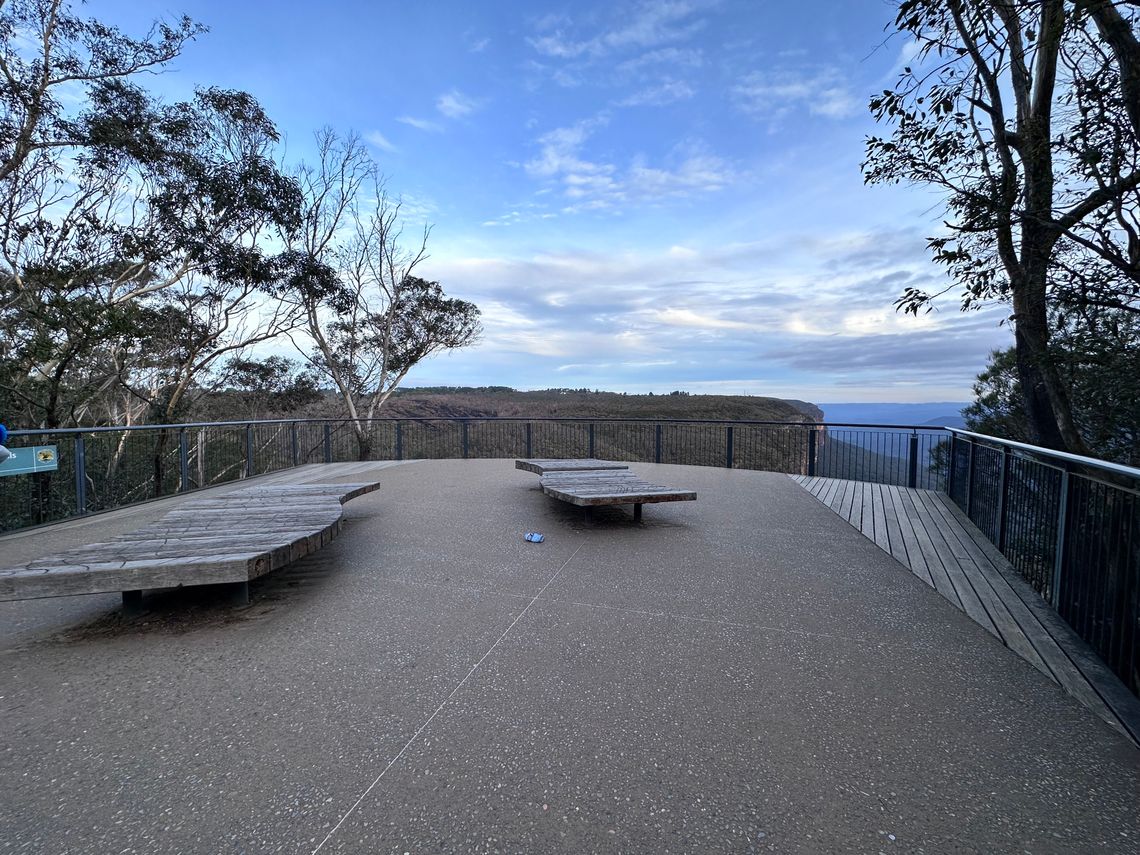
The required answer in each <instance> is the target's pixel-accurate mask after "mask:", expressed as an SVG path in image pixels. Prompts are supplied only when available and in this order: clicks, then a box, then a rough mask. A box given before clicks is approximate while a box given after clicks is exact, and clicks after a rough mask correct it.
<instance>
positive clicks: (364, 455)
mask: <svg viewBox="0 0 1140 855" xmlns="http://www.w3.org/2000/svg"><path fill="white" fill-rule="evenodd" d="M370 428H371V424H369V425H368V427H365V425H364V424H363V423H361V422H359V421H354V422H353V423H352V430H353V432H354V433H355V434H356V459H357V460H360V461H364V460H371V459H372V445H373V443H372V431H371V430H370Z"/></svg>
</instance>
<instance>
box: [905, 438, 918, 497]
mask: <svg viewBox="0 0 1140 855" xmlns="http://www.w3.org/2000/svg"><path fill="white" fill-rule="evenodd" d="M906 485H907V486H908V487H910V488H911V489H912V490H913V489H915V488H916V487H917V486H918V432H917V431H911V434H910V443H909V446H908V448H907V473H906Z"/></svg>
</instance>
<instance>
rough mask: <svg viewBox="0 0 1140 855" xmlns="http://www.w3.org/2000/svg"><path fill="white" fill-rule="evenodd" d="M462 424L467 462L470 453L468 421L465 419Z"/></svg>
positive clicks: (464, 453)
mask: <svg viewBox="0 0 1140 855" xmlns="http://www.w3.org/2000/svg"><path fill="white" fill-rule="evenodd" d="M462 424H463V459H464V460H466V459H467V452H468V451H469V446H468V440H467V427H468V422H467V420H466V419H464V420H463V422H462Z"/></svg>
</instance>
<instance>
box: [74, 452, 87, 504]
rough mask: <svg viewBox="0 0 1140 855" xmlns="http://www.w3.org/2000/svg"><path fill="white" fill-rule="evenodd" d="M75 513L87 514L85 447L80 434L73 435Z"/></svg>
mask: <svg viewBox="0 0 1140 855" xmlns="http://www.w3.org/2000/svg"><path fill="white" fill-rule="evenodd" d="M75 512H76V513H77V514H85V513H87V447H86V445H85V444H84V441H83V434H81V433H77V434H76V435H75Z"/></svg>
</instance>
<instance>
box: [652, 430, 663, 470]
mask: <svg viewBox="0 0 1140 855" xmlns="http://www.w3.org/2000/svg"><path fill="white" fill-rule="evenodd" d="M653 462H654V463H660V462H661V425H660V423H658V424H656V425H654V430H653Z"/></svg>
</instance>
